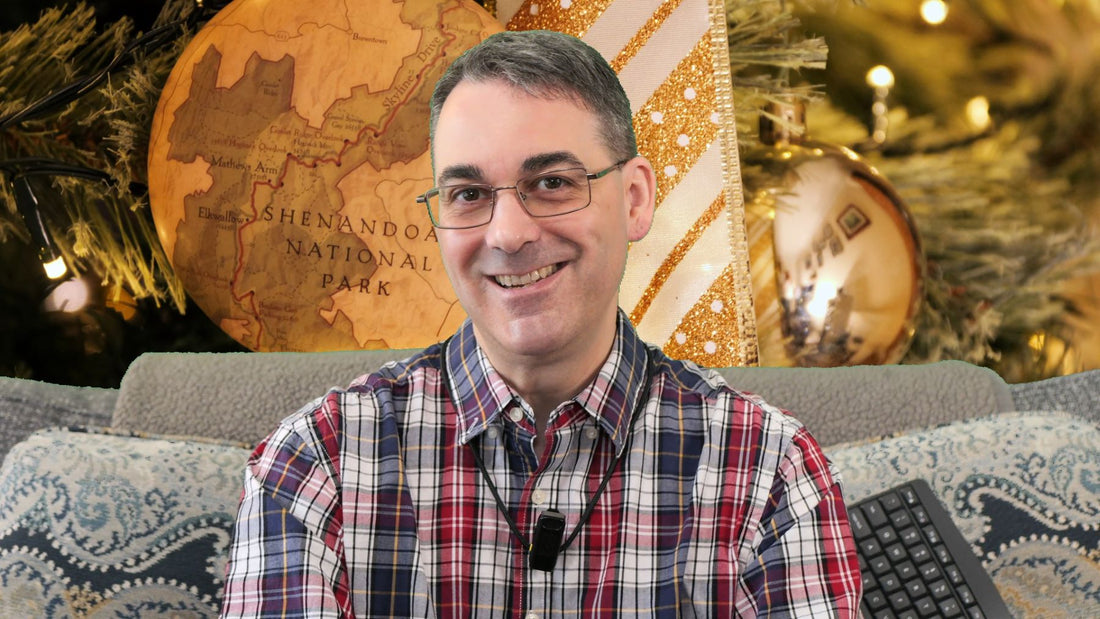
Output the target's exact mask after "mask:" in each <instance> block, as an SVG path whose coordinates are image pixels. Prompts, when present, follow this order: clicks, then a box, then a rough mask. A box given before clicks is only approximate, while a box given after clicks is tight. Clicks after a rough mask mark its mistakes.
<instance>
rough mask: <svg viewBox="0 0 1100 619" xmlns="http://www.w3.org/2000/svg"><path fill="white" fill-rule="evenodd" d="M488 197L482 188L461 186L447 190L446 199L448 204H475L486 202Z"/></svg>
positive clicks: (487, 193)
mask: <svg viewBox="0 0 1100 619" xmlns="http://www.w3.org/2000/svg"><path fill="white" fill-rule="evenodd" d="M488 195H489V192H488V191H487V190H486V189H485V188H484V187H478V186H476V185H463V186H458V187H451V188H449V189H448V190H447V196H446V198H447V202H448V203H449V204H476V203H479V202H483V201H485V200H487V199H488Z"/></svg>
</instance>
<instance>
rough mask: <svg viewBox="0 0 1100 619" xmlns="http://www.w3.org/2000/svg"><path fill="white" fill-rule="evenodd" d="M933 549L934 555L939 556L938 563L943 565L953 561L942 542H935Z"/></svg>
mask: <svg viewBox="0 0 1100 619" xmlns="http://www.w3.org/2000/svg"><path fill="white" fill-rule="evenodd" d="M935 550H936V556H937V557H939V558H940V563H943V564H944V565H948V564H950V563H954V561H953V560H952V559H951V553H950V552H947V546H944V545H943V544H937V545H936V547H935Z"/></svg>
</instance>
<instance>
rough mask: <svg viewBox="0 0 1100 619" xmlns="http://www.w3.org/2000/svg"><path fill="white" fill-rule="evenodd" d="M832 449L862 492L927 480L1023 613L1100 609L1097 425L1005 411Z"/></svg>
mask: <svg viewBox="0 0 1100 619" xmlns="http://www.w3.org/2000/svg"><path fill="white" fill-rule="evenodd" d="M827 451H828V455H829V457H830V459H832V461H833V464H835V465H836V467H837V468H838V470H839V471H840V474H841V476H842V478H843V487H844V494H845V496H847V497H849V498H851V499H854V500H858V499H861V498H863V497H866V496H870V495H872V494H875V493H877V492H879V491H881V490H885V489H886V488H888V487H891V486H894V485H896V484H900V483H902V482H904V481H907V480H909V479H913V478H917V477H919V478H923V479H925V480H927V481H928V483H929V484H930V485H931V486H932V489H933V490H934V491H935V493H936V494H937V495H938V496H939V498H940V500H941V501H942V502H943V503H944V507H946V508H947V511H948V512H950V513H951V515H952V516H953V517H954V520H955V523H956V524H958V525H959V529H960V531H961V532H962V534H963V537H965V538H966V539H967V541H969V542H970V545H971V547H972V548H973V549H974V552H975V553H976V554H977V555H978V558H979V559H981V561H982V564H983V565H984V566H985V569H986V571H988V572H989V574H990V576H992V578H993V583H994V584H995V585H997V589H999V590H1000V592H1001V596H1002V597H1003V598H1004V600H1005V602H1006V603H1007V605H1008V608H1009V610H1011V611H1012V612H1013V614H1014V615H1015V616H1017V617H1043V618H1044V619H1047V618H1053V617H1067V618H1071V619H1077V618H1078V617H1097V616H1100V612H1098V611H1100V426H1097V424H1095V423H1092V422H1090V421H1089V420H1087V419H1083V418H1080V417H1074V416H1071V415H1068V414H1065V413H1054V412H1051V413H1045V412H1029V413H1004V414H1000V415H994V416H991V417H985V418H980V419H973V420H969V421H961V422H956V423H952V424H948V425H944V426H941V427H937V428H929V429H926V430H921V431H917V432H909V433H905V434H902V435H899V436H896V437H892V438H889V439H886V440H883V441H877V442H874V443H868V444H863V445H848V446H843V445H838V446H836V447H833V448H831V449H829V450H827Z"/></svg>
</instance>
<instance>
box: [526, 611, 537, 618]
mask: <svg viewBox="0 0 1100 619" xmlns="http://www.w3.org/2000/svg"><path fill="white" fill-rule="evenodd" d="M524 619H539V614H538V613H536V612H529V613H527V617H525V618H524Z"/></svg>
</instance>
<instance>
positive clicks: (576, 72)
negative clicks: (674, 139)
mask: <svg viewBox="0 0 1100 619" xmlns="http://www.w3.org/2000/svg"><path fill="white" fill-rule="evenodd" d="M463 80H470V81H474V82H490V81H501V82H504V83H506V84H508V85H510V86H513V87H515V88H518V89H520V90H522V91H524V92H526V93H527V94H529V95H531V96H535V97H540V98H546V99H556V98H571V99H574V100H575V101H577V102H578V103H580V104H582V105H584V107H585V108H587V109H588V110H589V111H591V112H593V113H594V114H596V116H597V117H598V118H599V119H600V124H601V126H602V133H603V135H602V138H603V141H604V143H605V144H606V145H607V148H608V149H609V150H610V151H611V153H612V155H613V156H614V157H615V158H616V159H617V160H621V159H629V158H631V157H633V156H634V155H636V154H637V153H638V145H637V141H636V139H635V136H634V126H633V124H632V115H631V112H630V100H629V99H628V98H627V96H626V92H625V91H623V86H622V84H621V83H619V78H618V76H617V75H615V71H614V69H612V68H611V66H610V65H609V64H608V63H607V61H606V60H604V58H603V56H601V55H600V53H599V52H597V51H596V50H595V49H593V48H592V47H591V46H589V45H588V44H587V43H584V42H583V41H581V40H580V39H578V38H576V37H573V36H570V35H567V34H562V33H560V32H554V31H551V30H528V31H523V32H510V31H505V32H498V33H496V34H494V35H491V36H489V37H488V38H486V39H485V40H484V41H482V42H481V43H480V44H479V45H476V46H475V47H473V48H471V49H469V50H467V51H466V52H465V53H463V54H462V55H461V56H459V57H458V59H457V60H455V61H454V63H452V64H451V66H450V67H449V68H448V69H447V71H446V72H445V73H444V74H443V77H441V78H439V81H438V82H436V85H435V92H434V93H433V94H432V103H431V139H432V143H433V144H434V142H435V126H436V123H437V122H438V121H439V113H440V110H442V109H443V104H444V103H445V102H446V101H447V97H448V96H450V94H451V91H453V90H454V89H455V87H456V86H458V84H459V83H461V82H462V81H463ZM433 160H434V149H433Z"/></svg>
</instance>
